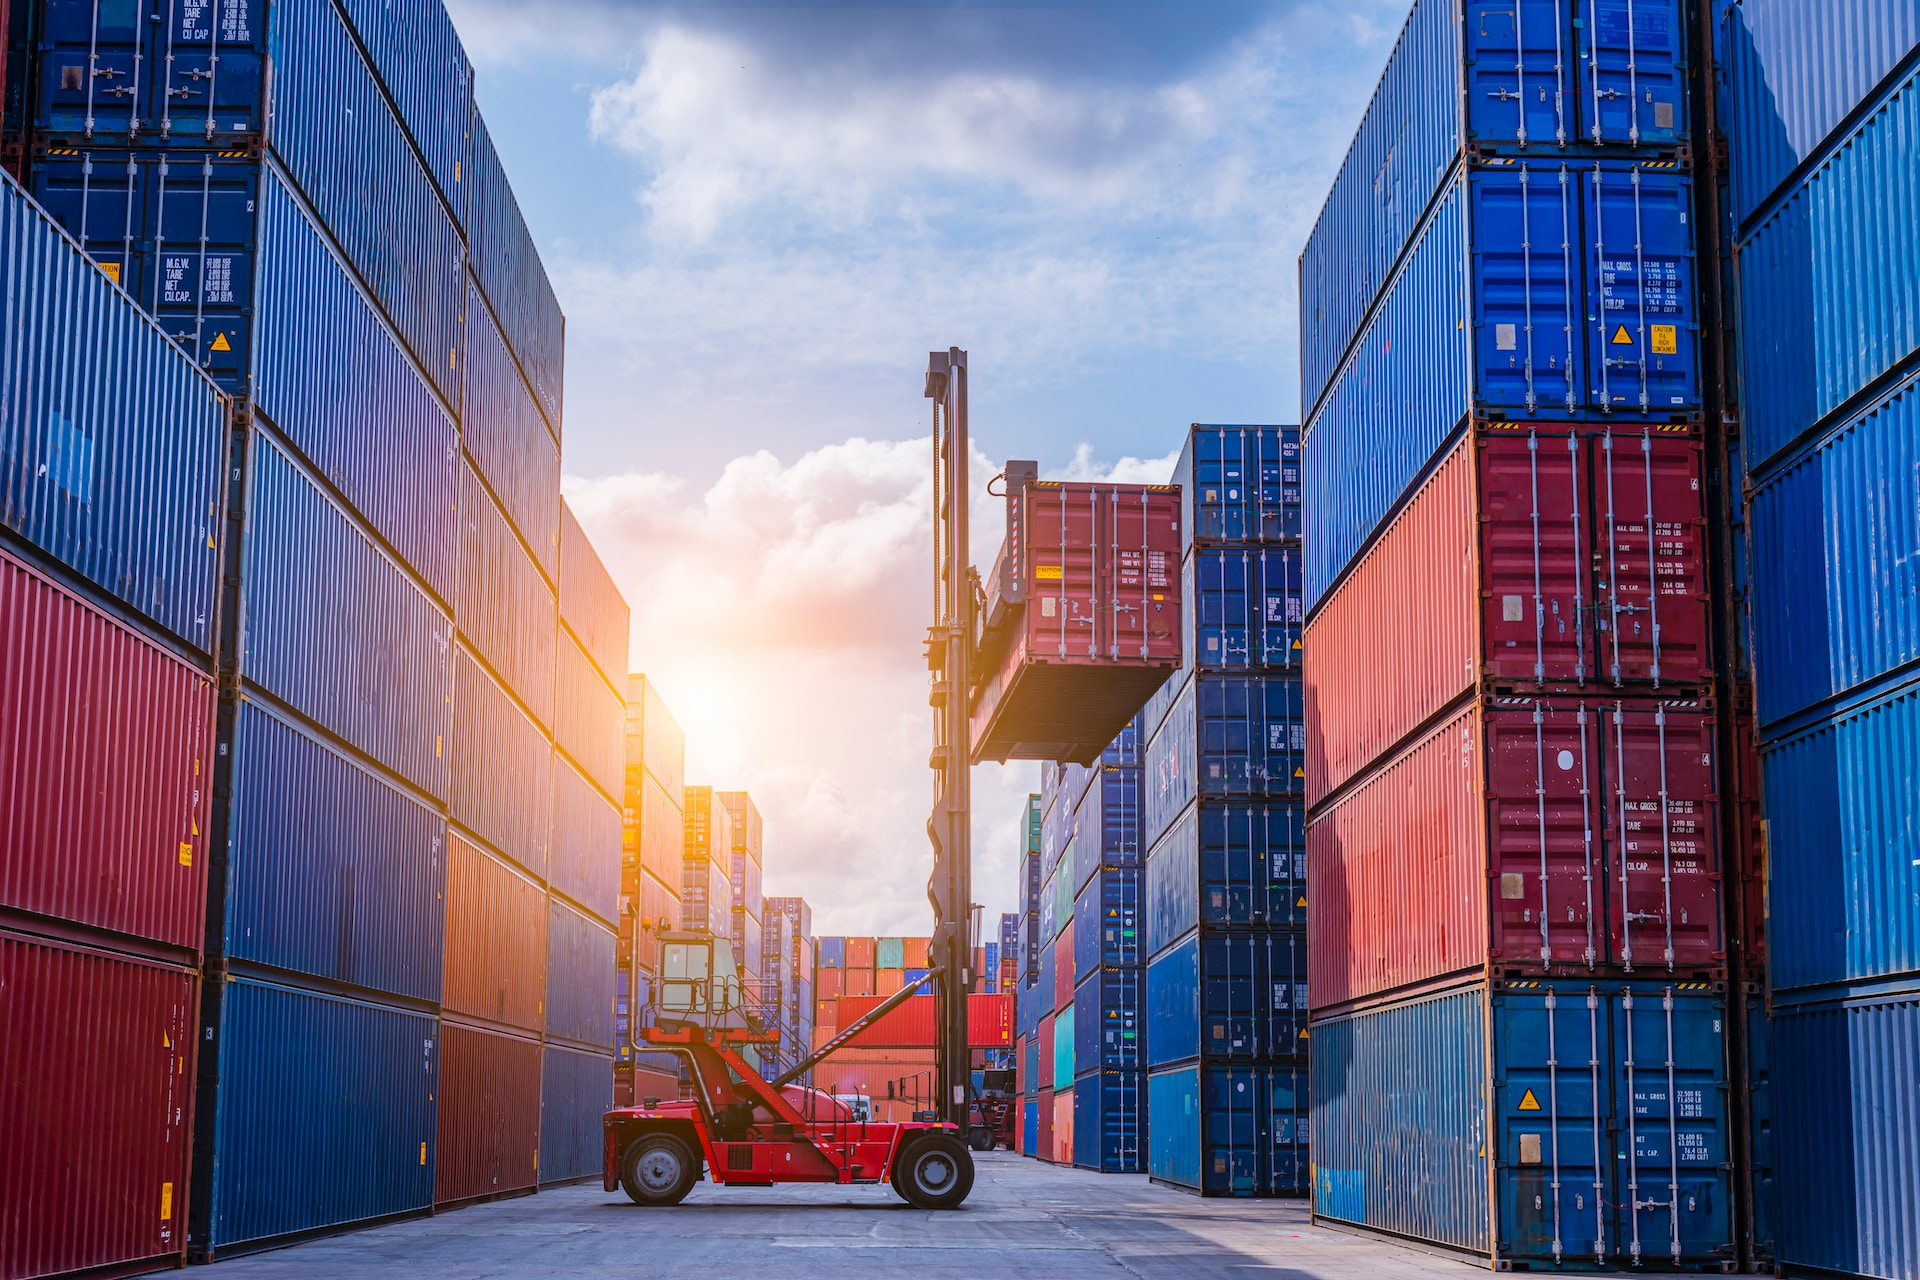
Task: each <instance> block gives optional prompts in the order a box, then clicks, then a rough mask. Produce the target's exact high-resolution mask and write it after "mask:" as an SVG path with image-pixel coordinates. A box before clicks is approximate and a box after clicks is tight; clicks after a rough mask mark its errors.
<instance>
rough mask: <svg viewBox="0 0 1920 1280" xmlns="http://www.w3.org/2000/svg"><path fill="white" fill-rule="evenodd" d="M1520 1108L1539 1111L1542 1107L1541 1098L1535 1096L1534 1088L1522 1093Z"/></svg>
mask: <svg viewBox="0 0 1920 1280" xmlns="http://www.w3.org/2000/svg"><path fill="white" fill-rule="evenodd" d="M1520 1109H1521V1110H1522V1111H1538V1110H1539V1109H1540V1099H1538V1098H1536V1097H1534V1096H1533V1090H1531V1089H1529V1090H1527V1091H1526V1093H1524V1094H1523V1095H1521V1098H1520Z"/></svg>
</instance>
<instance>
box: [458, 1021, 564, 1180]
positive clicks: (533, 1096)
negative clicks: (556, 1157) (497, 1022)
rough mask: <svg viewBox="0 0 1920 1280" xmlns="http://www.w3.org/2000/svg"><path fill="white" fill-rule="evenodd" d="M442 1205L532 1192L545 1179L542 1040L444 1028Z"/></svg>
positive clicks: (463, 1028)
mask: <svg viewBox="0 0 1920 1280" xmlns="http://www.w3.org/2000/svg"><path fill="white" fill-rule="evenodd" d="M440 1036H441V1048H440V1075H441V1081H440V1125H439V1143H438V1146H437V1147H436V1155H435V1159H434V1168H433V1202H434V1203H435V1204H436V1205H441V1204H450V1203H454V1202H457V1201H461V1200H472V1199H474V1198H476V1197H480V1196H496V1195H502V1194H505V1193H507V1192H512V1191H531V1190H533V1188H534V1186H535V1184H536V1183H537V1182H538V1180H539V1176H540V1067H541V1058H542V1057H543V1056H544V1055H543V1054H542V1052H541V1048H540V1042H539V1041H538V1040H524V1039H521V1038H520V1037H518V1036H508V1035H500V1034H498V1033H496V1032H492V1031H482V1030H480V1029H479V1028H477V1027H466V1026H461V1025H460V1024H458V1023H454V1022H448V1023H443V1024H442V1025H441V1028H440Z"/></svg>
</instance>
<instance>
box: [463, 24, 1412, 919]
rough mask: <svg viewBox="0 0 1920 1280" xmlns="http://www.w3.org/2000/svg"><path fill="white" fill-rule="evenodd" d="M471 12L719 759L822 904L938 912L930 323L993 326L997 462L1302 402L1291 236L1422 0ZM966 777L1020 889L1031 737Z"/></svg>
mask: <svg viewBox="0 0 1920 1280" xmlns="http://www.w3.org/2000/svg"><path fill="white" fill-rule="evenodd" d="M450 7H451V8H452V11H453V14H454V19H455V22H456V24H457V25H458V26H459V28H460V31H461V34H462V37H463V39H464V40H465V42H466V44H467V47H468V50H469V52H470V54H471V55H472V57H473V59H474V62H475V64H476V67H477V77H476V93H477V96H478V98H479V101H480V105H481V109H482V111H483V112H484V113H485V115H486V117H487V121H488V127H489V129H490V131H491V132H492V135H493V137H494V139H495V141H496V143H497V145H498V146H499V148H500V150H501V152H502V154H503V157H504V159H505V162H506V165H507V170H508V173H509V175H510V176H511V178H512V180H513V184H514V188H515V191H516V193H517V194H518V197H519V200H520V203H521V207H522V209H523V210H524V211H525V213H526V216H527V220H528V223H529V225H530V226H531V228H532V230H533V233H534V238H535V240H536V242H537V243H538V244H539V246H540V250H541V253H542V256H543V258H544V260H545V262H546V265H547V269H548V272H549V274H550V275H551V276H552V278H553V281H554V285H555V289H556V291H557V292H558V294H559V297H560V301H561V305H562V307H563V308H564V309H565V310H566V313H567V317H568V352H567V414H566V423H565V435H566V443H565V469H566V472H567V475H568V481H567V484H568V491H569V494H570V497H571V500H572V501H573V502H574V505H575V506H576V508H577V509H578V510H579V511H580V513H581V516H582V519H583V521H584V522H586V524H587V525H588V527H589V530H590V532H592V533H593V535H594V537H595V541H596V543H597V544H598V545H599V546H600V547H601V549H602V551H603V553H604V554H605V556H606V558H607V560H608V561H609V564H610V566H611V567H612V568H613V570H614V572H615V575H616V577H617V578H618V579H619V580H620V582H621V585H622V588H623V590H625V591H626V593H627V595H628V598H629V601H630V602H631V603H632V604H633V606H634V611H635V630H634V659H633V667H634V669H635V670H646V671H648V672H649V674H652V675H654V676H655V677H656V678H657V679H658V680H659V681H660V682H661V685H662V687H663V689H664V690H665V691H666V694H667V696H668V698H669V701H670V702H672V703H673V704H674V705H675V707H676V710H677V711H678V713H679V714H680V716H681V718H682V719H683V720H685V721H686V722H687V728H688V734H689V775H690V780H693V781H702V782H713V783H716V784H718V785H723V786H735V785H745V786H747V787H748V788H749V789H751V790H753V791H754V792H755V793H756V795H759V796H760V797H761V805H762V808H763V810H765V811H766V813H767V818H768V837H767V839H768V846H769V853H768V867H767V882H768V886H769V890H768V891H769V892H803V893H805V894H807V896H808V897H809V898H810V899H811V900H812V901H813V902H814V903H815V905H816V921H817V922H818V923H817V927H818V928H819V930H820V931H821V932H912V933H919V932H924V931H925V927H926V924H927V919H926V907H925V898H924V885H925V878H926V866H927V855H926V846H925V838H924V835H923V834H922V833H921V830H920V828H921V823H922V822H923V821H924V816H925V810H926V805H927V803H928V801H929V799H930V785H931V784H930V781H929V775H928V773H927V770H926V765H925V760H926V734H927V721H926V714H927V713H926V711H925V705H924V696H923V695H924V673H923V672H922V671H921V670H920V669H919V666H918V638H919V634H920V632H921V630H922V629H923V628H924V626H925V624H926V621H927V618H926V614H927V604H926V601H927V598H928V593H929V588H928V587H927V585H926V582H925V577H926V568H925V565H926V559H927V552H926V544H927V539H928V536H929V535H928V534H927V532H926V529H925V519H926V516H925V511H926V502H927V489H926V475H925V473H926V470H927V466H926V460H925V459H926V443H925V434H924V433H925V432H926V430H927V411H926V405H925V403H924V401H922V400H921V399H920V398H919V386H920V380H919V373H920V371H921V370H922V369H923V368H924V366H925V360H926V352H927V351H928V350H929V349H932V348H944V347H946V346H948V345H950V344H952V345H959V346H963V347H966V348H968V349H969V350H970V351H971V364H972V370H973V425H974V435H975V442H976V444H977V445H978V446H979V448H980V450H981V452H982V454H983V457H982V465H983V466H985V459H987V458H992V459H995V460H1000V459H1004V458H1006V457H1009V456H1016V457H1033V458H1037V459H1039V460H1040V462H1041V465H1042V467H1043V469H1044V470H1046V471H1049V472H1051V473H1054V474H1061V475H1076V476H1104V475H1111V476H1115V477H1117V478H1123V479H1143V478H1144V479H1152V478H1159V475H1160V474H1162V473H1163V472H1164V469H1165V467H1166V465H1167V463H1166V459H1167V458H1168V457H1169V455H1170V454H1172V453H1173V452H1175V451H1176V450H1177V449H1178V447H1179V443H1180V437H1181V432H1182V430H1183V428H1184V426H1185V424H1187V423H1189V422H1195V421H1208V422H1292V421H1295V420H1296V419H1297V415H1298V378H1297V365H1298V360H1297V354H1296V349H1297V330H1296V325H1295V306H1296V303H1295V289H1294V274H1295V264H1296V260H1297V257H1298V254H1299V251H1300V246H1301V244H1302V242H1303V241H1304V240H1305V237H1306V234H1307V232H1308V230H1309V229H1310V228H1311V226H1312V222H1313V219H1314V216H1315V215H1316V213H1317V212H1318V209H1319V206H1320V203H1321V201H1322V199H1323V198H1324V196H1325V192H1326V188H1327V185H1328V183H1329V181H1330V179H1331V177H1332V174H1333V171H1334V169H1335V167H1336V166H1337V165H1338V163H1339V160H1340V158H1341V156H1342V155H1343V154H1344V152H1345V150H1346V144H1347V140H1348V139H1349V137H1350V136H1351V134H1352V131H1353V128H1354V126H1355V124H1356V123H1357V122H1358V119H1359V115H1360V112H1361V110H1362V108H1363V107H1364V105H1365V102H1366V98H1367V96H1368V94H1369V93H1370V92H1371V90H1372V87H1373V83H1374V81H1375V80H1376V79H1377V77H1378V74H1379V69H1380V67H1381V65H1382V64H1383V63H1384V61H1385V57H1386V53H1387V50H1388V49H1389V48H1390V46H1391V43H1392V40H1393V38H1394V36H1395V35H1396V33H1397V32H1398V29H1399V25H1400V22H1401V20H1402V18H1403V17H1404V13H1405V9H1406V0H1273V2H1270V3H1235V2H1222V3H1213V4H1205V5H1171V4H1112V5H1101V6H1097V7H1093V6H1089V7H1079V8H1072V7H1062V6H1051V5H1046V6H1043V5H1000V6H992V7H989V6H978V5H955V4H890V5H878V4H867V5H843V6H836V7H824V6H816V5H785V6H778V7H766V6H757V7H756V6H744V5H728V4H712V5H681V6H657V5H645V4H633V3H620V2H618V0H564V2H549V3H541V2H536V3H533V4H527V3H525V2H524V0H522V2H521V3H518V4H507V3H504V2H503V0H451V3H450ZM992 470H993V468H992V467H986V472H987V473H989V474H990V473H991V471H992ZM982 478H983V479H984V475H983V477H982ZM980 501H981V502H982V503H984V502H986V501H987V499H985V498H984V496H983V497H982V498H981V499H980ZM976 510H980V511H983V512H985V511H987V508H985V507H977V508H976ZM980 523H982V524H983V525H986V526H990V525H991V521H990V520H983V521H981V522H980ZM992 551H993V548H992V546H991V545H982V546H980V547H977V548H976V552H977V554H978V556H979V558H980V559H982V560H985V559H990V558H991V555H992ZM975 785H976V794H977V796H979V797H980V803H979V808H978V809H977V811H976V812H977V818H976V821H977V827H976V849H975V858H976V878H977V880H978V881H979V882H980V886H981V892H980V897H981V900H982V901H983V902H984V903H986V905H987V906H988V907H989V908H990V909H991V910H992V911H995V912H997V911H999V910H1003V909H1007V908H1009V907H1010V906H1011V905H1012V896H1013V879H1014V875H1013V862H1012V857H1013V855H1012V852H1011V850H1012V848H1013V838H1014V837H1013V821H1014V815H1015V813H1016V811H1017V807H1018V803H1019V797H1020V796H1021V795H1022V794H1024V792H1025V791H1026V790H1027V789H1029V788H1032V787H1037V785H1038V784H1037V771H1035V770H1034V769H1032V768H1030V767H1013V768H1007V769H1001V768H998V767H989V768H983V769H982V770H980V771H979V773H978V775H977V777H976V783H975Z"/></svg>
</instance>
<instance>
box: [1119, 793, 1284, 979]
mask: <svg viewBox="0 0 1920 1280" xmlns="http://www.w3.org/2000/svg"><path fill="white" fill-rule="evenodd" d="M1144 883H1145V888H1144V890H1143V898H1144V901H1143V902H1142V913H1143V916H1144V919H1143V922H1142V925H1143V933H1142V946H1143V950H1144V951H1145V952H1146V954H1148V955H1153V954H1157V953H1158V952H1160V951H1163V950H1165V949H1166V947H1167V946H1168V945H1169V944H1171V943H1172V942H1174V941H1175V940H1177V939H1179V938H1181V937H1183V936H1184V935H1186V934H1188V933H1190V932H1192V931H1193V929H1194V928H1195V927H1196V926H1199V925H1206V926H1209V927H1211V926H1219V925H1268V926H1277V927H1281V928H1286V929H1304V928H1305V927H1306V924H1307V835H1306V815H1305V813H1304V812H1302V810H1301V806H1300V805H1299V804H1297V803H1287V802H1260V801H1256V802H1253V803H1235V802H1233V801H1226V800H1202V801H1200V802H1199V803H1197V804H1194V805H1191V806H1189V807H1188V808H1187V810H1186V811H1185V812H1184V813H1182V814H1181V815H1180V817H1179V818H1178V819H1177V820H1175V822H1174V823H1173V825H1172V826H1171V827H1169V828H1168V829H1167V832H1166V834H1165V835H1163V836H1161V837H1160V841H1159V843H1158V844H1156V845H1154V847H1153V851H1152V853H1151V854H1150V855H1149V856H1148V858H1147V867H1146V876H1145V881H1144Z"/></svg>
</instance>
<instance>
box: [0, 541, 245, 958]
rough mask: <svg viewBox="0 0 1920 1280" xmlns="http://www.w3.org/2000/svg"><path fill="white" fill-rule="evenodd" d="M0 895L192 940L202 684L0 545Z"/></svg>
mask: <svg viewBox="0 0 1920 1280" xmlns="http://www.w3.org/2000/svg"><path fill="white" fill-rule="evenodd" d="M0 652H4V653H5V654H6V655H7V665H6V671H5V673H4V675H0V760H4V761H5V762H6V764H5V767H4V768H0V820H4V822H5V825H6V832H7V853H6V856H5V857H0V906H7V907H12V908H15V909H17V910H21V911H29V912H33V913H35V914H38V915H45V916H54V917H57V918H59V919H62V920H70V921H73V922H75V923H78V924H82V925H88V926H91V927H93V928H96V929H106V930H110V931H112V932H115V933H123V934H129V935H132V936H134V937H139V938H145V939H150V940H152V941H154V942H159V943H163V944H165V945H167V946H171V947H176V948H180V949H181V950H183V951H190V952H192V953H194V954H195V955H198V953H199V951H200V948H201V946H202V944H203V942H204V936H205V928H206V898H207V844H206V839H207V828H208V825H209V821H210V817H211V814H210V804H211V800H212V794H213V787H212V785H211V784H212V780H213V779H212V769H211V762H212V760H213V755H212V748H213V718H214V690H213V682H212V681H211V680H210V679H209V678H208V677H207V676H206V675H204V674H203V673H201V672H200V671H198V670H197V669H195V668H194V667H192V666H189V665H188V664H187V663H185V662H182V661H181V660H180V659H178V658H176V657H174V656H173V655H172V654H170V653H167V652H166V651H164V650H162V649H160V648H158V647H157V646H155V645H154V644H153V643H152V642H150V641H149V640H147V639H146V638H145V637H144V636H141V635H140V634H139V633H138V632H136V631H134V630H132V629H131V628H129V627H127V626H125V625H123V624H121V623H120V622H117V621H115V620H114V619H113V618H111V617H109V616H108V615H107V614H105V613H103V612H101V611H100V610H98V609H96V608H94V607H92V606H91V605H89V604H87V603H85V602H84V601H83V600H81V599H80V597H78V596H76V595H74V594H73V593H71V592H69V591H67V590H65V589H64V588H61V587H59V586H56V585H55V584H54V583H53V582H52V580H50V579H48V578H46V577H44V576H43V575H41V574H40V573H38V572H36V571H35V570H33V569H31V568H29V567H28V566H27V565H26V564H24V563H22V562H21V561H20V560H18V559H15V558H14V557H13V556H12V555H10V554H8V553H7V552H5V551H0Z"/></svg>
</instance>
